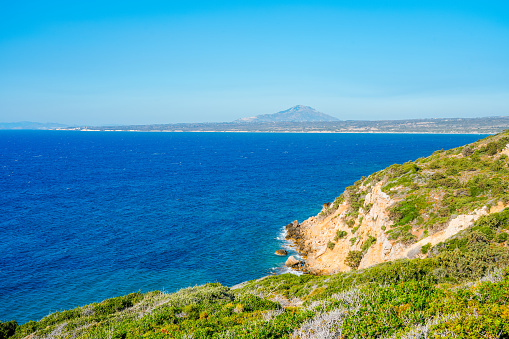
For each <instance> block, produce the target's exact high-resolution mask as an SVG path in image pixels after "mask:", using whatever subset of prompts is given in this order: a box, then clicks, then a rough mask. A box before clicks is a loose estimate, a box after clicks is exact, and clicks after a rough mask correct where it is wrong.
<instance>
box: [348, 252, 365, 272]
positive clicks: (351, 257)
mask: <svg viewBox="0 0 509 339" xmlns="http://www.w3.org/2000/svg"><path fill="white" fill-rule="evenodd" d="M362 256H363V255H362V252H361V251H350V252H348V255H347V256H346V259H345V264H346V265H347V266H349V267H350V268H351V269H353V270H356V269H357V268H358V267H359V265H360V264H361V260H362Z"/></svg>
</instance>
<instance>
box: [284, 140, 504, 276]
mask: <svg viewBox="0 0 509 339" xmlns="http://www.w3.org/2000/svg"><path fill="white" fill-rule="evenodd" d="M508 144H509V133H507V132H506V133H503V134H499V135H495V136H491V137H488V138H486V139H483V140H480V141H478V142H475V143H473V144H471V145H468V146H465V147H459V148H455V149H452V150H448V151H443V150H442V151H436V152H435V153H433V155H431V156H430V157H427V158H421V159H418V160H416V161H414V162H408V163H405V164H403V165H397V164H395V165H392V166H390V167H388V168H386V169H384V170H382V171H379V172H376V173H373V174H371V175H370V176H368V177H363V178H361V179H360V180H359V181H357V182H356V183H355V184H354V185H353V186H350V187H347V188H346V190H345V192H344V193H343V194H342V195H341V196H340V197H338V198H337V199H336V200H335V201H334V203H329V204H325V205H324V208H323V210H322V212H321V213H320V214H319V215H318V216H315V217H312V218H309V219H308V220H306V221H304V222H303V223H302V224H298V223H294V224H289V225H288V226H287V230H288V238H291V239H293V240H294V241H295V242H296V244H297V246H298V248H299V250H300V251H301V252H302V253H303V254H304V255H306V256H307V260H306V265H305V267H304V269H305V270H307V271H309V272H311V273H316V274H331V273H336V272H340V271H346V270H350V269H352V268H365V267H369V266H372V265H375V264H378V263H381V262H386V261H391V260H395V259H401V258H416V257H419V258H425V257H426V256H427V252H426V249H427V248H429V247H430V246H435V245H437V244H439V243H440V242H443V241H445V240H446V239H448V238H449V237H451V236H453V235H454V234H456V233H458V232H459V231H461V230H463V229H465V228H467V227H468V226H470V225H472V224H473V222H475V221H476V220H478V219H479V218H480V217H481V216H483V215H487V214H490V213H494V212H499V211H501V210H502V209H504V208H505V207H507V206H509V191H508V187H509V169H508V162H509V160H508V159H509V158H508V154H509V148H508V147H507V145H508ZM497 236H502V237H504V236H506V235H505V233H501V234H500V235H497ZM347 258H348V259H349V260H347ZM353 258H354V259H353ZM350 259H352V260H350Z"/></svg>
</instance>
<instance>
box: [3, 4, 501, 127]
mask: <svg viewBox="0 0 509 339" xmlns="http://www.w3.org/2000/svg"><path fill="white" fill-rule="evenodd" d="M297 104H302V105H309V106H312V107H314V108H316V109H318V110H319V111H321V112H324V113H327V114H330V115H333V116H336V117H338V118H340V119H345V120H352V119H363V120H368V119H369V120H371V119H406V118H424V117H480V116H496V115H506V116H507V115H509V2H507V1H471V2H469V1H447V0H443V1H433V0H428V1H411V0H407V1H314V2H310V1H298V0H296V1H291V2H288V1H277V0H274V1H242V2H239V1H206V2H205V1H185V2H183V1H178V2H177V1H151V0H146V1H93V0H91V1H82V2H80V3H74V2H69V1H52V0H47V1H25V2H19V1H9V2H8V1H2V2H1V3H0V121H1V122H14V121H22V120H28V121H38V122H60V123H65V124H77V125H83V124H88V125H102V124H150V123H176V122H205V121H232V120H235V119H237V118H239V117H246V116H252V115H257V114H266V113H273V112H276V111H279V110H283V109H286V108H288V107H290V106H293V105H297Z"/></svg>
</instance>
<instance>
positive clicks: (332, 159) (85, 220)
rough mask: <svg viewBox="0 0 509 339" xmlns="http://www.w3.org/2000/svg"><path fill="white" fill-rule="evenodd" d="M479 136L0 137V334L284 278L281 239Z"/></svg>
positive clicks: (54, 133)
mask: <svg viewBox="0 0 509 339" xmlns="http://www.w3.org/2000/svg"><path fill="white" fill-rule="evenodd" d="M482 137H484V136H483V135H457V134H456V135H445V134H426V135H421V134H325V133H324V134H322V133H309V134H293V133H284V134H283V133H281V134H279V133H128V132H117V133H107V132H89V133H80V132H77V131H2V132H0V158H1V176H0V187H2V197H1V198H0V199H1V203H0V206H1V207H0V209H1V211H0V212H1V213H2V215H3V216H4V218H3V219H2V220H1V221H0V232H2V234H3V235H4V239H6V241H4V242H2V243H0V251H1V253H2V254H3V255H2V258H1V259H0V290H1V291H2V293H1V295H0V305H1V306H0V320H2V321H4V320H11V319H15V320H16V321H18V323H24V322H26V321H28V320H38V319H40V318H42V317H44V316H45V315H47V314H49V313H51V312H54V311H58V310H61V309H69V308H72V307H76V306H79V305H84V304H87V303H91V302H94V301H100V300H103V299H106V298H110V297H113V296H118V295H125V294H128V293H131V292H136V291H141V292H147V291H151V290H166V291H169V292H172V291H176V290H178V289H179V288H182V287H187V286H193V285H197V284H203V283H206V282H220V283H221V284H223V285H227V286H231V285H234V284H237V283H240V282H242V281H245V280H249V279H256V278H259V277H261V276H263V275H267V274H271V273H278V272H281V271H282V270H283V269H284V268H283V263H284V261H285V258H281V257H277V256H275V255H274V254H273V253H274V251H275V250H276V249H278V248H280V247H281V245H282V241H281V240H280V239H278V238H281V232H282V230H283V227H284V225H286V224H288V223H289V222H291V221H293V220H295V219H298V220H304V219H306V218H308V217H310V216H312V215H315V214H317V213H318V212H319V211H320V210H321V208H322V204H323V203H325V202H329V201H332V200H333V199H334V198H335V197H337V196H338V195H339V194H340V193H341V192H342V191H343V190H344V188H345V187H346V186H349V185H351V184H353V182H355V181H356V180H358V179H359V178H360V177H361V176H364V175H369V174H371V173H373V172H375V171H377V170H380V169H383V168H385V167H387V166H389V165H391V164H393V163H403V162H406V161H408V160H414V159H416V158H419V157H422V156H428V155H430V154H431V153H433V151H435V150H437V149H449V148H453V147H457V146H461V145H464V144H467V143H470V142H473V141H475V140H478V139H480V138H482Z"/></svg>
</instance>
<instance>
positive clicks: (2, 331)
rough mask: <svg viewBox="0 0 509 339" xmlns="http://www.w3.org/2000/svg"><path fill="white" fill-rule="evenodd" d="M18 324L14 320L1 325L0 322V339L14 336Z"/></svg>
mask: <svg viewBox="0 0 509 339" xmlns="http://www.w3.org/2000/svg"><path fill="white" fill-rule="evenodd" d="M17 327H18V323H17V322H16V321H14V320H11V321H8V322H5V323H2V322H1V321H0V339H7V338H9V337H11V336H13V335H14V333H15V332H16V328H17Z"/></svg>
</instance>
